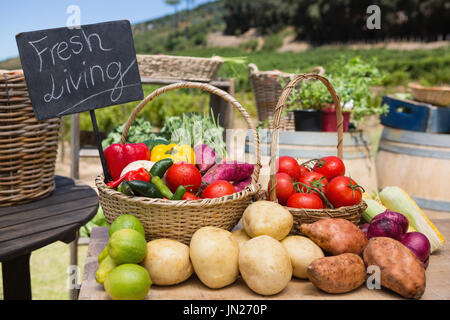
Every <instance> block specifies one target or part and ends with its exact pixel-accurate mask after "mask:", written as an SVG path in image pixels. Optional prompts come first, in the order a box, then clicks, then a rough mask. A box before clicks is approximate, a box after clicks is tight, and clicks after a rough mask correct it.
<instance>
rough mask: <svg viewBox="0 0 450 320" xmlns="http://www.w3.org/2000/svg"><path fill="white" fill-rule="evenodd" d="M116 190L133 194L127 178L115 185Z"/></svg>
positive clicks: (128, 194) (129, 194)
mask: <svg viewBox="0 0 450 320" xmlns="http://www.w3.org/2000/svg"><path fill="white" fill-rule="evenodd" d="M117 191H119V192H122V193H124V194H126V195H127V196H134V193H133V190H132V189H131V187H130V185H129V184H128V181H127V180H124V181H122V183H121V184H120V185H119V186H118V187H117Z"/></svg>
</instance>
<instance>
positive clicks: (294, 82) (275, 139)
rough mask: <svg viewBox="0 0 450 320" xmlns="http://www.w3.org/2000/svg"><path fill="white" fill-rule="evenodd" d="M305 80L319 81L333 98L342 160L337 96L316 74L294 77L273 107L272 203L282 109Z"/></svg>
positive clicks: (339, 105)
mask: <svg viewBox="0 0 450 320" xmlns="http://www.w3.org/2000/svg"><path fill="white" fill-rule="evenodd" d="M307 79H315V80H320V81H321V82H322V83H323V84H324V85H325V87H327V89H328V91H329V92H330V94H331V97H332V98H333V102H334V108H335V110H336V118H337V137H338V138H337V156H338V157H339V159H342V157H343V150H342V140H343V136H344V130H343V116H342V109H341V102H340V99H339V96H338V95H337V93H336V91H335V90H334V88H333V86H332V85H331V84H330V82H329V81H328V80H327V79H326V78H325V77H323V76H321V75H318V74H316V73H306V74H301V75H297V76H295V78H294V79H292V80H291V82H289V84H288V85H287V86H286V88H284V90H283V92H282V93H281V96H280V98H279V99H278V102H277V106H276V107H275V114H274V118H273V131H272V139H271V140H272V141H271V143H270V191H269V192H270V199H271V200H272V201H275V202H276V201H277V193H276V182H277V181H276V170H277V169H276V165H277V164H276V156H277V152H278V130H279V128H280V120H281V113H282V112H283V110H284V108H285V107H286V101H287V98H288V97H289V95H290V94H291V91H292V89H294V88H295V87H296V85H297V84H298V83H299V82H301V81H303V80H307Z"/></svg>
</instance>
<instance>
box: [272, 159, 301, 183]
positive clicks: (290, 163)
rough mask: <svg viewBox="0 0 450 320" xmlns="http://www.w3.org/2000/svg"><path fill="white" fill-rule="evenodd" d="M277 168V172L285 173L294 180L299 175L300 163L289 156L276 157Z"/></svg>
mask: <svg viewBox="0 0 450 320" xmlns="http://www.w3.org/2000/svg"><path fill="white" fill-rule="evenodd" d="M277 168H278V171H277V173H279V172H283V173H287V174H288V175H289V176H290V177H291V178H294V179H295V180H296V181H297V180H298V179H299V178H300V176H301V171H300V165H299V164H298V162H297V160H295V159H294V158H292V157H289V156H283V157H279V158H278V159H277Z"/></svg>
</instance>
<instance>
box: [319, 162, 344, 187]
mask: <svg viewBox="0 0 450 320" xmlns="http://www.w3.org/2000/svg"><path fill="white" fill-rule="evenodd" d="M313 171H315V172H318V173H321V174H323V175H324V176H325V177H326V178H327V179H328V181H331V179H333V178H334V177H337V176H343V175H344V174H345V165H344V162H342V160H341V159H339V158H338V157H335V156H330V157H325V158H321V159H319V161H318V162H317V163H316V164H315V165H314V168H313Z"/></svg>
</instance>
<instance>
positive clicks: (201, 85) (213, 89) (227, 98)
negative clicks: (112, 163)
mask: <svg viewBox="0 0 450 320" xmlns="http://www.w3.org/2000/svg"><path fill="white" fill-rule="evenodd" d="M182 88H193V89H200V90H202V91H206V92H209V93H212V94H215V95H217V96H219V97H221V98H222V99H224V100H225V101H227V102H229V103H230V104H231V105H232V106H233V107H235V108H236V109H237V110H238V111H239V112H240V113H241V115H242V116H243V117H244V119H245V121H246V122H247V124H248V126H249V128H250V129H251V131H252V136H253V139H254V141H255V143H256V148H255V155H256V165H255V170H254V171H253V175H252V184H255V185H256V183H257V181H258V178H259V171H260V168H261V153H260V146H259V136H258V132H257V131H256V127H255V126H254V124H253V122H252V120H251V118H250V116H249V114H248V113H247V111H246V110H245V109H244V107H243V106H242V105H241V104H240V103H239V102H238V101H237V100H236V99H235V98H234V97H233V96H232V95H231V94H229V93H228V92H226V91H224V90H221V89H219V88H216V87H214V86H212V85H210V84H207V83H200V82H177V83H173V84H170V85H167V86H164V87H161V88H158V89H156V90H155V91H153V92H152V93H151V94H149V95H148V96H147V97H145V99H144V100H142V101H141V102H140V103H139V104H138V105H137V106H136V108H135V109H134V110H133V112H132V113H131V115H130V117H129V118H128V120H127V122H126V124H125V128H124V129H123V132H122V138H121V139H120V143H121V144H124V143H125V142H126V139H127V135H128V130H130V127H131V124H132V123H133V121H134V120H135V119H136V116H137V114H138V113H139V112H140V111H141V110H142V109H143V108H144V107H145V106H146V105H147V104H148V103H149V102H150V101H152V100H153V99H155V98H156V97H157V96H159V95H161V94H163V93H165V92H169V91H172V90H177V89H182Z"/></svg>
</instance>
